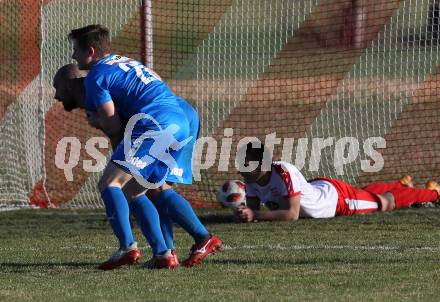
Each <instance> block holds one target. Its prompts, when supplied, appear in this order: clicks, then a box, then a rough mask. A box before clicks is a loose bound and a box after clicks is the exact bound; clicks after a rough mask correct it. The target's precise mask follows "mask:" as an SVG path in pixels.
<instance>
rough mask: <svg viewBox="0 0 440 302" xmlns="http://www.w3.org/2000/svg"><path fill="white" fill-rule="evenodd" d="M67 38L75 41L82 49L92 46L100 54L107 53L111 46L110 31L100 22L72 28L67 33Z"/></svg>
mask: <svg viewBox="0 0 440 302" xmlns="http://www.w3.org/2000/svg"><path fill="white" fill-rule="evenodd" d="M69 40H70V41H73V40H75V41H77V43H78V46H79V47H80V48H81V49H83V50H85V49H87V48H89V47H93V48H95V49H96V50H97V51H98V52H99V53H100V54H107V53H109V52H110V48H111V42H110V31H109V30H108V28H107V27H105V26H103V25H100V24H93V25H88V26H85V27H81V28H77V29H73V30H72V31H71V32H70V33H69Z"/></svg>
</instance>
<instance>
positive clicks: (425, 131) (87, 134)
mask: <svg viewBox="0 0 440 302" xmlns="http://www.w3.org/2000/svg"><path fill="white" fill-rule="evenodd" d="M144 2H146V3H148V4H150V5H151V6H148V8H147V9H146V10H145V11H146V12H147V14H148V16H147V17H148V18H146V20H148V21H147V22H146V23H145V25H146V27H147V30H144V29H143V28H142V26H141V24H142V22H141V17H140V16H141V15H140V11H141V3H142V1H139V0H128V1H127V0H124V1H122V0H90V1H82V0H45V1H43V0H15V1H0V22H1V24H2V26H1V28H0V31H1V35H0V63H1V64H0V123H1V124H0V129H1V132H0V205H2V206H3V207H11V206H14V207H19V206H26V205H29V204H30V202H32V203H33V204H36V205H39V206H48V205H53V206H62V207H101V206H102V204H101V202H100V198H99V193H98V192H97V189H96V183H97V180H98V179H99V176H100V173H89V172H85V170H84V167H83V162H84V160H90V159H91V157H90V155H88V153H87V152H86V151H85V148H84V146H85V144H86V142H87V141H88V140H89V139H90V138H91V137H94V136H101V133H99V132H97V131H95V130H93V129H91V128H90V127H89V126H87V124H86V122H85V117H84V113H83V112H80V111H78V112H74V113H65V112H64V111H63V110H62V107H61V106H60V105H59V104H56V102H55V101H54V100H53V89H52V88H51V84H52V83H51V82H52V77H53V75H54V73H55V71H56V70H57V69H58V68H59V67H60V66H62V65H64V64H66V63H68V62H71V59H70V55H71V47H70V45H69V42H68V40H67V38H66V37H67V34H68V32H69V31H70V30H71V29H72V28H77V27H81V26H85V25H88V24H93V23H101V24H104V25H106V26H108V27H109V28H110V29H111V32H112V42H113V51H114V52H116V53H119V54H122V55H126V56H129V57H132V58H134V59H139V60H145V61H147V62H148V64H149V65H150V67H153V69H154V70H155V71H156V72H157V73H158V74H159V75H161V77H162V78H163V79H164V80H165V81H166V82H167V83H168V84H169V86H170V87H171V89H172V90H173V91H174V92H175V93H176V94H178V95H180V96H182V97H184V98H186V99H187V100H188V101H190V102H191V103H192V104H194V105H195V106H196V107H197V109H198V111H199V113H200V116H201V121H202V136H204V137H210V139H205V144H200V145H198V147H200V148H198V149H197V152H195V154H194V158H195V159H196V163H198V164H196V165H195V170H196V172H197V173H196V174H197V175H199V174H200V180H199V179H196V181H195V182H194V184H193V185H191V186H179V187H178V190H180V191H181V192H182V193H183V194H184V195H185V196H186V197H187V198H188V199H190V200H191V202H192V203H193V204H194V205H196V206H215V205H216V203H215V191H216V189H217V187H218V186H219V184H220V183H222V182H223V181H224V180H225V179H235V178H239V176H238V175H237V172H236V169H235V153H236V149H237V145H238V143H239V141H240V140H242V141H243V139H246V138H247V137H257V138H259V139H260V140H261V141H262V142H266V144H267V145H268V144H269V145H270V144H271V142H272V143H274V146H275V147H274V157H275V159H282V160H286V161H289V162H292V163H294V164H295V165H296V166H297V167H298V168H300V169H301V171H302V172H303V174H304V175H305V176H306V178H313V177H317V176H327V177H337V178H340V179H343V180H345V181H348V182H350V183H352V184H356V185H359V186H362V185H365V184H367V183H369V182H372V181H392V180H395V179H397V178H399V177H400V176H401V175H403V174H410V175H412V176H413V178H414V179H415V181H416V185H418V186H422V185H423V184H424V182H426V181H427V180H428V179H431V178H433V179H439V178H440V159H439V158H440V154H439V153H440V141H439V137H440V126H439V125H440V123H439V122H440V121H439V120H440V117H439V114H440V102H439V100H438V99H437V98H438V94H439V92H438V91H439V89H438V88H439V83H440V82H439V80H440V75H439V74H438V65H439V55H438V53H439V52H438V47H439V40H438V35H439V31H440V28H439V17H440V2H439V1H438V0H405V1H397V0H368V1H367V0H326V1H318V0H298V1H288V0H271V1H269V0H240V1H239V0H236V1H233V0H216V1H214V0H179V1H178V0H155V1H144ZM143 34H144V35H147V36H144V39H142V35H143ZM143 40H144V41H146V42H147V44H148V48H147V52H146V56H147V58H143V57H141V53H142V51H141V50H142V45H141V43H142V42H143ZM64 137H76V138H78V140H79V142H80V144H81V146H82V148H81V150H80V151H75V150H73V149H71V150H68V152H67V153H68V154H69V156H70V159H71V158H77V159H78V165H77V166H76V167H74V168H73V170H72V175H73V180H72V181H68V180H67V179H66V176H65V173H64V171H63V170H62V169H59V168H58V167H57V165H56V156H59V154H57V152H56V149H57V144H58V142H59V141H60V140H61V139H62V138H64ZM101 151H102V152H103V153H104V154H105V155H108V153H109V150H106V149H102V150H101ZM75 152H76V153H75ZM229 155H230V156H229ZM69 156H68V157H67V158H66V161H67V160H69ZM199 171H200V172H199Z"/></svg>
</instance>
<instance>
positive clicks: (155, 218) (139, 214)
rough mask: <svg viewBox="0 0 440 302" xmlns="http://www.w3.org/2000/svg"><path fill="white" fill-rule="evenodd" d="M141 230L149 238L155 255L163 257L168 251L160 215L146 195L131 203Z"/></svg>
mask: <svg viewBox="0 0 440 302" xmlns="http://www.w3.org/2000/svg"><path fill="white" fill-rule="evenodd" d="M129 204H130V209H131V210H132V211H133V213H134V217H135V218H136V222H137V224H138V226H139V228H140V229H141V231H142V234H144V236H145V238H147V240H148V243H149V244H150V246H151V249H152V250H153V254H154V255H162V254H164V253H166V251H167V245H166V244H165V239H164V236H163V234H162V230H161V228H160V219H159V213H158V212H157V209H156V207H155V206H154V205H153V204H152V203H151V201H150V200H149V199H148V197H147V196H145V195H140V196H138V197H136V198H135V199H133V200H131V201H130V202H129Z"/></svg>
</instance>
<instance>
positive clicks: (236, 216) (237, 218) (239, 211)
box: [233, 205, 246, 223]
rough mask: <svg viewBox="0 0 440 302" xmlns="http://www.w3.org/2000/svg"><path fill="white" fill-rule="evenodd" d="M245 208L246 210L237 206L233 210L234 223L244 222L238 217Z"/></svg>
mask: <svg viewBox="0 0 440 302" xmlns="http://www.w3.org/2000/svg"><path fill="white" fill-rule="evenodd" d="M245 208H246V206H243V205H241V206H238V207H237V208H236V209H234V216H233V217H234V222H235V223H240V222H244V221H243V220H242V219H241V217H240V213H241V211H242V210H243V209H245Z"/></svg>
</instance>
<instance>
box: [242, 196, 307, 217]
mask: <svg viewBox="0 0 440 302" xmlns="http://www.w3.org/2000/svg"><path fill="white" fill-rule="evenodd" d="M300 201H301V195H296V196H293V197H286V198H285V199H284V204H285V205H286V207H285V208H282V209H280V210H274V211H259V210H253V209H251V208H246V209H243V210H242V211H241V214H240V218H241V219H242V220H243V221H246V222H251V221H254V220H268V221H278V220H283V221H291V220H298V218H299V209H300Z"/></svg>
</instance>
